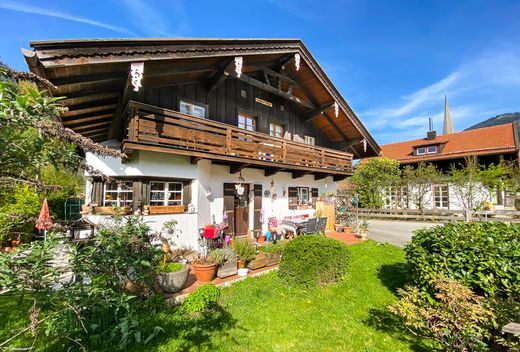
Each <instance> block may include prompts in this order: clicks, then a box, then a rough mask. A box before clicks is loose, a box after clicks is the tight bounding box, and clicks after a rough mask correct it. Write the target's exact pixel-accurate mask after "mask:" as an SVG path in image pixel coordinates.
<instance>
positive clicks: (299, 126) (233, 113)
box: [137, 79, 339, 149]
mask: <svg viewBox="0 0 520 352" xmlns="http://www.w3.org/2000/svg"><path fill="white" fill-rule="evenodd" d="M244 93H245V97H243V95H244ZM255 98H260V99H262V100H264V101H267V102H270V103H272V105H273V106H272V107H269V106H267V105H264V104H262V103H259V102H256V101H255ZM137 99H138V100H139V101H142V102H144V103H146V104H150V105H155V106H158V107H162V108H166V109H170V110H176V111H178V104H179V99H185V100H188V101H191V102H194V103H200V104H205V105H207V107H208V110H209V116H208V117H209V119H211V120H214V121H218V122H223V123H226V124H228V125H233V126H236V125H237V115H238V114H239V113H241V112H242V113H247V114H249V115H252V116H255V117H256V119H257V129H256V130H257V132H261V133H265V134H269V124H270V123H278V124H281V125H282V126H283V127H284V131H287V132H289V133H291V134H292V135H294V134H297V135H299V136H300V137H301V138H304V136H311V137H314V138H315V140H316V145H317V146H322V147H326V148H334V149H336V148H337V147H339V144H338V143H334V142H331V141H330V140H329V139H328V138H327V137H326V136H325V135H324V134H323V133H321V132H320V130H319V129H317V128H316V127H315V126H314V125H312V124H310V123H305V122H304V120H305V115H304V113H303V112H302V111H301V109H299V108H298V107H297V106H296V105H295V104H294V103H292V102H290V101H287V100H286V99H284V98H282V97H279V96H277V95H275V94H272V93H269V92H266V91H265V90H262V89H260V88H257V87H254V86H252V85H250V84H248V83H246V82H243V81H240V80H237V79H227V80H226V81H225V82H224V83H223V84H221V85H219V86H218V87H217V88H216V89H215V90H213V91H208V90H207V87H206V85H205V84H203V83H191V84H174V85H172V86H169V87H159V88H145V89H143V92H142V93H140V94H138V95H137Z"/></svg>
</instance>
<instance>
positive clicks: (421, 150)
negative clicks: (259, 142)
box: [415, 147, 426, 155]
mask: <svg viewBox="0 0 520 352" xmlns="http://www.w3.org/2000/svg"><path fill="white" fill-rule="evenodd" d="M415 152H416V154H417V155H425V154H426V147H421V148H417V149H416V150H415Z"/></svg>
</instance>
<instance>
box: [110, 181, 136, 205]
mask: <svg viewBox="0 0 520 352" xmlns="http://www.w3.org/2000/svg"><path fill="white" fill-rule="evenodd" d="M110 183H111V182H105V183H104V184H103V206H114V205H115V206H116V207H124V206H129V207H132V204H133V202H134V200H133V199H134V197H133V195H134V194H133V193H134V188H133V181H121V182H116V184H117V188H115V189H107V184H110ZM124 183H129V184H130V187H122V184H124ZM107 192H110V194H114V193H116V199H110V200H107V199H106V197H107ZM128 193H130V194H132V199H130V200H122V199H121V198H122V197H121V195H122V194H128Z"/></svg>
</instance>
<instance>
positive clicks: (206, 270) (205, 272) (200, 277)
mask: <svg viewBox="0 0 520 352" xmlns="http://www.w3.org/2000/svg"><path fill="white" fill-rule="evenodd" d="M192 266H193V271H195V276H196V277H197V281H198V282H210V281H211V280H213V278H214V277H215V274H216V273H217V264H216V263H211V264H192Z"/></svg>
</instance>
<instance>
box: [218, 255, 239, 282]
mask: <svg viewBox="0 0 520 352" xmlns="http://www.w3.org/2000/svg"><path fill="white" fill-rule="evenodd" d="M237 272H238V268H237V260H236V259H234V260H228V261H227V262H225V263H223V264H222V265H221V266H219V267H218V271H217V276H218V277H220V278H221V279H223V278H225V277H228V276H231V275H236V274H237Z"/></svg>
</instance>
